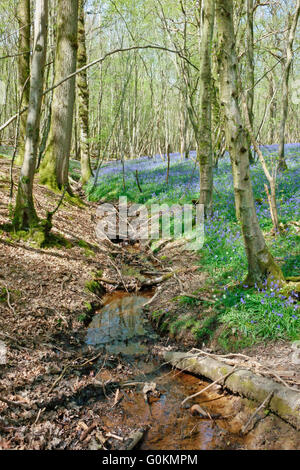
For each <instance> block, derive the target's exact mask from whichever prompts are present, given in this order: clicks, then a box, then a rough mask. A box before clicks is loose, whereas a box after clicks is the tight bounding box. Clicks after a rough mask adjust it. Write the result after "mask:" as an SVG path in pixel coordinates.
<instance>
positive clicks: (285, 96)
mask: <svg viewBox="0 0 300 470" xmlns="http://www.w3.org/2000/svg"><path fill="white" fill-rule="evenodd" d="M299 14H300V0H297V5H296V10H295V13H294V16H293V19H292V22H291V25H290V28H289V36H288V40H287V45H286V61H285V64H284V70H283V82H282V105H281V108H282V109H281V123H280V129H279V136H280V140H279V150H278V154H279V162H278V163H279V168H280V169H282V170H285V169H287V164H286V161H285V158H284V144H285V125H286V120H287V115H288V105H289V78H290V71H291V65H292V60H293V44H294V39H295V35H296V29H297V24H298V20H299Z"/></svg>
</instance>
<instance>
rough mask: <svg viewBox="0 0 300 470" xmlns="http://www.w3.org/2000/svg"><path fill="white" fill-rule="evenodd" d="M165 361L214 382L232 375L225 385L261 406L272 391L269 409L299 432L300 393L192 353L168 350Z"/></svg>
mask: <svg viewBox="0 0 300 470" xmlns="http://www.w3.org/2000/svg"><path fill="white" fill-rule="evenodd" d="M163 356H164V359H165V361H166V362H169V363H170V364H171V365H172V366H174V367H176V368H177V369H181V370H186V371H188V372H192V373H193V374H197V375H201V376H204V377H207V378H209V379H211V380H213V381H215V380H217V379H219V378H221V377H222V376H224V375H226V374H228V373H230V372H232V374H230V375H229V376H228V377H227V378H226V380H225V384H224V386H225V387H226V388H227V389H229V390H230V391H232V392H233V393H238V394H239V395H242V396H244V397H246V398H249V399H251V400H255V401H257V402H259V403H262V402H263V401H264V400H265V399H266V398H267V396H268V395H269V394H270V393H271V392H273V395H272V398H271V400H270V403H269V409H270V410H271V411H273V412H274V413H275V414H277V415H278V416H280V417H281V418H282V419H284V420H285V421H287V422H288V423H290V424H291V425H292V426H294V427H295V428H296V429H297V430H300V393H299V392H297V390H295V391H292V390H290V389H288V388H287V387H285V386H284V385H281V384H278V383H277V382H274V381H273V380H270V379H268V378H265V377H261V376H259V375H256V374H254V373H253V372H251V371H249V370H246V369H242V368H240V369H239V368H237V369H236V370H234V368H233V367H231V366H229V365H227V364H225V363H224V362H221V361H217V360H215V359H212V358H210V357H205V358H203V357H201V358H200V357H196V355H191V354H189V353H181V352H173V351H166V352H165V353H164V354H163Z"/></svg>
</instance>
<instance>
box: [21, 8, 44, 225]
mask: <svg viewBox="0 0 300 470" xmlns="http://www.w3.org/2000/svg"><path fill="white" fill-rule="evenodd" d="M47 21H48V0H37V1H36V12H35V23H34V45H33V58H32V64H31V79H30V98H29V108H28V117H27V125H26V141H25V153H24V161H23V165H22V169H21V174H20V180H19V186H18V193H17V199H16V206H15V211H14V225H15V227H16V228H18V229H21V228H29V227H31V226H33V225H35V224H36V223H37V221H38V217H37V214H36V211H35V208H34V202H33V195H32V187H33V179H34V171H35V167H36V158H37V150H38V141H39V125H40V114H41V103H42V94H43V82H44V65H45V59H46V48H47Z"/></svg>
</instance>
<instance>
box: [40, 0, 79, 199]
mask: <svg viewBox="0 0 300 470" xmlns="http://www.w3.org/2000/svg"><path fill="white" fill-rule="evenodd" d="M77 24H78V0H58V3H57V44H56V54H55V80H54V82H55V83H57V82H59V81H60V80H62V79H63V78H64V77H66V76H67V75H69V74H71V73H73V72H75V70H76V56H77ZM74 98H75V76H74V77H72V78H71V79H69V80H67V81H65V82H64V83H62V84H61V85H60V86H59V87H57V88H55V90H54V93H53V103H52V115H51V127H50V133H49V141H48V144H47V149H46V153H45V157H44V160H43V162H42V164H41V167H40V181H41V183H42V184H45V185H47V186H49V187H50V188H52V189H61V188H62V187H63V186H66V187H67V189H68V191H69V192H71V191H70V188H69V184H68V172H69V157H70V149H71V137H72V128H73V110H74Z"/></svg>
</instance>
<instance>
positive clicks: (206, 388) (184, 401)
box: [181, 366, 237, 406]
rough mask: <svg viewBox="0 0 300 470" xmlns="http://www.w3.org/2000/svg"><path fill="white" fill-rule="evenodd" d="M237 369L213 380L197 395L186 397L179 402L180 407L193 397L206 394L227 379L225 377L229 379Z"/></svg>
mask: <svg viewBox="0 0 300 470" xmlns="http://www.w3.org/2000/svg"><path fill="white" fill-rule="evenodd" d="M236 369H237V366H234V367H233V369H232V370H231V371H230V372H228V374H225V375H223V376H222V377H220V378H219V379H217V380H215V381H214V382H212V383H211V384H209V385H208V386H207V387H205V388H203V389H202V390H200V391H199V392H197V393H194V394H193V395H190V396H189V397H186V398H185V399H184V400H183V401H182V402H181V406H183V405H184V404H185V403H186V402H187V401H188V400H191V399H192V398H195V397H198V396H199V395H201V393H203V392H206V391H207V390H209V389H210V388H211V387H213V386H214V385H216V384H218V383H219V382H221V381H222V380H223V381H225V380H226V379H227V377H229V376H230V375H231V374H233V373H234V372H235V371H236Z"/></svg>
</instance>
